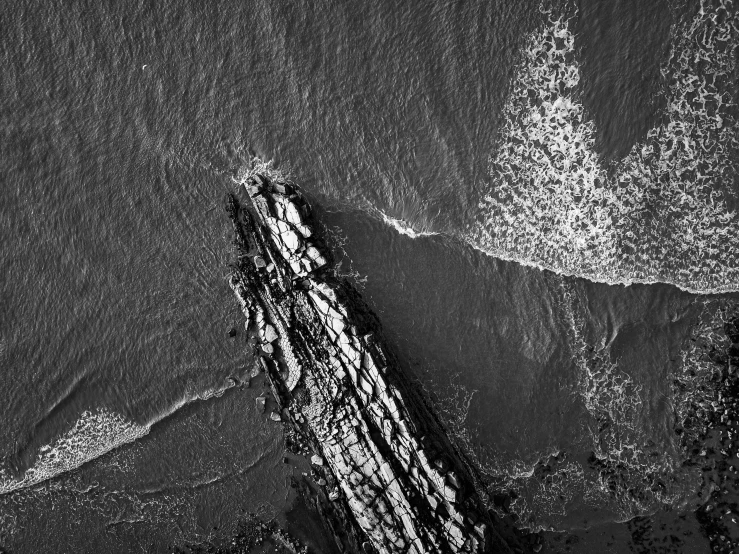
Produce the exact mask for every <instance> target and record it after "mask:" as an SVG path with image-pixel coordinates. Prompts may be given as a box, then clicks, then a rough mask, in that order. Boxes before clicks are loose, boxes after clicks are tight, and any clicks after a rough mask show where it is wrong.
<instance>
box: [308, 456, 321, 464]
mask: <svg viewBox="0 0 739 554" xmlns="http://www.w3.org/2000/svg"><path fill="white" fill-rule="evenodd" d="M310 462H311V463H312V464H313V465H317V466H322V465H323V458H321V457H320V456H319V455H318V454H313V456H311V457H310Z"/></svg>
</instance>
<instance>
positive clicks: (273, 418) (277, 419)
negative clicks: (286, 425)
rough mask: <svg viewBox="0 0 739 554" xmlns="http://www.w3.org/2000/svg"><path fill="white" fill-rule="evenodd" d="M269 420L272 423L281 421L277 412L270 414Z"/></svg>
mask: <svg viewBox="0 0 739 554" xmlns="http://www.w3.org/2000/svg"><path fill="white" fill-rule="evenodd" d="M269 418H270V419H271V420H272V421H282V417H281V416H280V414H278V413H277V412H272V413H271V414H269Z"/></svg>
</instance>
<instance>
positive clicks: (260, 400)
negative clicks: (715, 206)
mask: <svg viewBox="0 0 739 554" xmlns="http://www.w3.org/2000/svg"><path fill="white" fill-rule="evenodd" d="M255 402H256V404H257V410H259V413H262V414H263V413H264V411H265V409H266V407H267V398H265V397H264V396H257V398H256V399H255Z"/></svg>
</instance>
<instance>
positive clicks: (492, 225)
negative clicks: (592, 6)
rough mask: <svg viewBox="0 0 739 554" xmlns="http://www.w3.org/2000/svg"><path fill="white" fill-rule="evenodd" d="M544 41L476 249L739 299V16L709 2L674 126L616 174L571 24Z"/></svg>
mask: <svg viewBox="0 0 739 554" xmlns="http://www.w3.org/2000/svg"><path fill="white" fill-rule="evenodd" d="M548 18H549V24H548V26H547V27H545V28H544V29H541V30H539V31H537V32H535V33H533V34H532V35H531V36H530V38H529V40H528V44H527V47H526V50H525V53H524V55H523V57H522V60H521V62H520V65H519V69H518V75H517V79H516V82H515V85H514V88H513V91H512V93H511V96H510V97H509V99H508V101H507V103H506V106H505V110H504V111H505V124H504V125H503V128H502V129H501V133H500V137H499V141H498V148H497V151H496V153H495V155H494V156H492V157H491V159H490V174H491V177H492V179H493V187H494V188H493V190H492V191H491V192H490V194H489V195H488V196H487V197H485V198H484V200H483V201H482V203H481V205H480V208H481V214H480V216H479V219H478V221H477V222H476V225H475V227H474V228H473V230H472V231H471V232H470V233H469V234H468V236H467V238H468V240H469V241H470V242H471V243H472V245H473V246H476V247H478V248H481V249H482V250H484V251H486V252H487V253H489V254H491V255H494V256H496V257H500V258H503V259H507V260H513V261H517V262H519V263H523V264H526V265H529V266H535V267H539V268H545V269H550V270H553V271H556V272H558V273H562V274H567V275H577V276H580V277H585V278H588V279H590V280H594V281H600V282H607V283H611V284H631V283H654V282H665V283H671V284H674V285H676V286H679V287H681V288H683V289H685V290H688V291H691V292H707V293H719V292H725V291H732V290H739V233H738V232H737V229H739V216H737V214H736V212H735V211H732V210H730V209H729V207H728V205H727V199H729V198H730V197H732V196H735V195H736V190H735V188H736V184H735V183H736V179H737V174H739V172H738V171H737V170H739V167H738V163H739V162H737V160H738V159H739V140H738V139H737V134H736V126H735V125H736V121H735V115H734V114H735V113H736V109H737V106H736V99H735V98H734V97H733V96H732V93H733V90H734V89H733V83H732V81H731V79H732V75H733V72H734V70H735V65H736V58H735V54H736V48H737V44H738V43H739V14H738V13H737V10H735V9H734V7H733V5H732V3H731V1H730V0H725V1H723V2H720V3H711V4H709V3H708V2H705V1H704V2H703V3H702V8H701V10H700V12H699V13H698V15H697V16H696V17H695V18H694V19H693V20H692V21H690V22H688V23H687V24H676V25H675V27H674V28H673V30H672V46H671V52H670V57H669V59H668V61H667V62H666V63H665V64H664V66H663V69H662V74H663V78H664V80H665V82H666V100H667V109H666V112H665V114H664V116H665V117H664V120H665V123H664V124H662V125H659V126H657V127H655V128H654V129H652V130H650V131H649V133H648V136H647V139H646V140H645V142H643V143H641V144H637V145H635V146H634V147H633V149H632V151H631V152H630V153H629V154H628V156H627V157H626V158H625V159H624V160H622V161H621V162H619V163H618V164H617V166H616V167H615V168H611V169H612V171H608V168H606V167H605V166H604V165H603V164H602V163H601V162H600V161H599V159H598V155H597V153H596V151H595V148H594V145H595V128H594V125H593V122H592V121H591V120H589V119H588V118H587V114H586V113H585V111H584V109H583V105H582V103H581V102H580V101H579V99H578V85H579V81H580V69H579V64H578V62H577V55H576V52H575V48H574V36H573V35H572V33H571V31H570V29H569V24H568V21H567V20H565V19H564V18H563V17H555V16H554V15H552V14H551V13H550V14H549V15H548Z"/></svg>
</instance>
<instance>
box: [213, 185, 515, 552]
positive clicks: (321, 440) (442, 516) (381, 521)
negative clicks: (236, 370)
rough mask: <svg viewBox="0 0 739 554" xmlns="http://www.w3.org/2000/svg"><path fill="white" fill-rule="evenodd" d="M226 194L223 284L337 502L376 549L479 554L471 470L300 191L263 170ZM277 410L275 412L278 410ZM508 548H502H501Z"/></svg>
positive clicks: (487, 530)
mask: <svg viewBox="0 0 739 554" xmlns="http://www.w3.org/2000/svg"><path fill="white" fill-rule="evenodd" d="M243 185H244V190H243V191H241V194H242V195H243V193H244V192H246V193H247V194H248V198H249V200H248V201H245V202H244V203H243V204H242V203H241V202H240V201H239V200H238V198H237V196H236V195H231V196H230V197H229V206H228V211H229V213H230V215H231V218H232V220H233V222H234V228H235V232H236V236H237V240H236V244H237V246H238V251H239V261H238V263H236V264H235V265H234V267H233V272H232V275H231V279H230V285H231V287H232V289H233V290H234V292H235V294H236V297H237V298H238V301H239V303H240V305H241V308H242V310H243V312H244V315H245V316H246V318H247V323H246V326H247V328H249V326H250V322H255V323H256V326H257V328H258V332H259V338H260V342H261V349H262V353H261V354H262V358H261V359H260V361H261V363H262V365H263V367H264V369H265V370H266V373H267V375H268V376H269V378H270V383H271V385H272V389H273V392H274V394H275V398H276V400H277V402H278V404H279V406H280V407H281V409H282V416H281V419H282V421H285V422H286V423H288V424H289V425H291V426H292V427H293V428H294V429H295V430H296V431H297V432H299V433H301V434H303V435H306V436H309V437H310V439H311V441H312V442H313V444H314V447H315V448H316V449H317V450H320V454H321V455H320V456H314V458H313V462H314V464H315V465H318V466H322V467H325V468H326V469H327V470H329V471H327V472H326V477H327V479H328V481H326V480H325V479H322V480H321V481H322V482H323V483H322V484H325V485H326V486H327V495H328V498H329V499H331V500H332V501H334V503H335V504H341V505H343V506H344V507H345V509H346V510H345V511H346V513H347V514H349V516H348V518H349V519H353V520H354V524H355V525H358V526H359V528H361V530H362V532H363V533H364V535H365V536H366V539H364V541H365V542H364V549H365V550H368V551H372V550H374V551H377V552H380V553H388V554H390V553H400V552H404V553H405V552H408V553H418V554H422V553H426V552H452V553H479V552H488V551H491V549H492V548H493V547H494V546H495V545H503V544H504V543H503V541H502V540H501V539H500V537H498V536H497V534H495V532H494V531H493V529H492V527H491V525H490V521H489V520H488V519H487V516H486V515H485V512H484V511H481V510H480V509H479V505H478V500H477V498H476V495H475V493H474V490H473V488H472V487H471V486H470V484H469V482H470V479H469V475H468V474H467V473H466V469H465V468H464V466H463V464H461V463H460V461H459V460H458V459H457V458H456V457H455V455H454V453H453V451H452V450H451V448H450V446H449V443H448V441H447V440H446V438H444V437H443V435H442V434H441V432H440V430H439V428H438V426H437V425H436V424H435V422H434V421H433V420H432V418H429V417H425V416H423V415H422V414H423V413H424V412H423V407H422V406H420V405H419V402H418V400H417V398H416V397H415V396H413V392H412V391H411V390H410V389H409V387H407V385H404V383H405V382H404V381H403V379H402V376H400V375H399V374H398V373H397V368H396V367H395V364H394V363H393V361H392V360H391V359H390V358H389V356H388V354H387V350H386V349H385V348H384V347H383V344H382V339H381V335H380V328H379V322H378V321H377V319H376V318H375V317H374V315H373V314H372V313H371V312H370V311H369V310H368V308H367V307H366V305H364V304H363V303H362V301H361V299H360V298H359V296H358V294H357V293H356V291H355V290H354V289H353V288H352V287H351V285H349V284H348V283H347V282H342V281H339V280H338V279H337V278H336V277H335V275H334V274H333V272H332V270H331V269H330V268H329V265H328V258H329V254H328V252H327V251H326V250H325V249H323V248H322V247H321V246H320V241H319V240H317V239H316V230H315V229H314V227H313V226H312V225H311V223H310V215H311V214H310V208H309V206H308V204H307V203H306V202H305V200H304V198H303V197H302V195H301V194H300V193H299V191H298V190H297V189H296V188H295V187H293V186H291V185H289V184H286V183H283V182H276V181H269V180H268V179H267V178H266V177H263V176H260V175H257V174H255V175H253V176H251V177H250V178H249V179H248V180H247V181H246V182H244V183H243ZM275 415H276V414H275ZM503 550H504V551H508V549H507V548H506V547H503Z"/></svg>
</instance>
